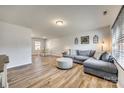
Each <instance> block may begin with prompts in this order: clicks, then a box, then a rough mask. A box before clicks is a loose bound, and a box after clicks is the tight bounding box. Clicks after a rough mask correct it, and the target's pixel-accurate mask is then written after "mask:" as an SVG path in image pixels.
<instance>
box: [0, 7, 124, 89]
mask: <svg viewBox="0 0 124 93" xmlns="http://www.w3.org/2000/svg"><path fill="white" fill-rule="evenodd" d="M39 11H40V12H39ZM123 11H124V8H123V5H70V6H69V5H63V6H61V5H53V6H50V5H45V6H43V5H39V6H37V5H30V6H28V5H25V6H24V5H23V6H18V5H17V6H14V5H12V6H8V5H4V6H0V15H1V16H0V55H1V56H0V62H1V65H0V67H1V68H0V71H1V83H2V85H1V87H5V88H7V87H9V88H35V87H36V88H40V87H42V88H43V87H47V88H117V87H118V88H119V87H124V81H123V76H124V70H123V63H122V61H123V58H122V56H121V55H122V52H123V51H122V52H119V53H120V54H119V53H118V55H116V54H117V53H116V52H117V51H118V50H117V49H118V47H117V46H120V47H119V49H120V50H119V51H121V50H123V45H122V46H121V45H117V44H121V43H122V44H123V41H122V42H120V43H116V42H117V41H116V40H118V39H119V37H118V32H117V31H120V33H119V35H120V36H121V35H123V33H121V31H122V32H123V30H122V29H121V27H120V24H123V22H124V21H123V15H124V12H123ZM120 16H121V17H120ZM118 20H119V21H118ZM120 20H122V21H120ZM118 25H119V26H118ZM122 28H123V27H122ZM114 31H115V34H113V33H114ZM120 39H121V40H123V38H120ZM114 40H115V41H116V42H115V41H114ZM116 50H117V51H116ZM82 56H83V57H82ZM106 57H107V59H106ZM117 58H118V59H117ZM108 59H109V60H108ZM2 61H5V62H4V63H2ZM116 61H119V62H116ZM94 69H95V70H94ZM98 71H99V72H98Z"/></svg>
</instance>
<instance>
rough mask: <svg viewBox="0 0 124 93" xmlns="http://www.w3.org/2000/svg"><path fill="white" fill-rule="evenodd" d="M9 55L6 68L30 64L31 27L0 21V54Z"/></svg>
mask: <svg viewBox="0 0 124 93" xmlns="http://www.w3.org/2000/svg"><path fill="white" fill-rule="evenodd" d="M1 54H6V55H8V56H9V60H10V63H9V64H8V68H11V67H15V66H20V65H25V64H30V63H31V62H32V60H31V29H28V28H24V27H21V26H17V25H13V24H8V23H3V22H0V55H1Z"/></svg>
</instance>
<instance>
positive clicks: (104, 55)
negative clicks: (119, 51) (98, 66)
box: [100, 52, 110, 62]
mask: <svg viewBox="0 0 124 93" xmlns="http://www.w3.org/2000/svg"><path fill="white" fill-rule="evenodd" d="M109 56H110V54H109V53H107V52H104V53H103V54H102V55H101V56H100V60H103V61H105V62H109Z"/></svg>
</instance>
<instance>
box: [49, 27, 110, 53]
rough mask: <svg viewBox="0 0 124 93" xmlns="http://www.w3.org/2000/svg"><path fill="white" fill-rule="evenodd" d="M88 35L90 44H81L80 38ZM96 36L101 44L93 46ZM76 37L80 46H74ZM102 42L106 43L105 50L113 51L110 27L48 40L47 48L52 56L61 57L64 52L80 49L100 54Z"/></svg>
mask: <svg viewBox="0 0 124 93" xmlns="http://www.w3.org/2000/svg"><path fill="white" fill-rule="evenodd" d="M77 32H78V31H77ZM87 35H89V37H90V44H80V37H81V36H87ZM94 35H98V36H99V44H93V36H94ZM75 37H77V38H78V40H79V44H78V45H74V38H75ZM102 41H104V42H105V44H104V50H107V51H111V34H110V27H104V28H99V29H96V30H90V31H82V32H80V33H74V34H73V33H71V34H70V35H69V36H64V37H61V38H55V39H51V40H48V42H47V48H48V49H49V50H50V51H51V53H52V55H61V53H62V51H63V50H65V49H80V50H89V49H94V50H97V51H98V52H100V51H101V42H102Z"/></svg>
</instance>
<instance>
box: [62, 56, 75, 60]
mask: <svg viewBox="0 0 124 93" xmlns="http://www.w3.org/2000/svg"><path fill="white" fill-rule="evenodd" d="M63 57H69V58H72V59H73V58H74V57H75V55H63Z"/></svg>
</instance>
